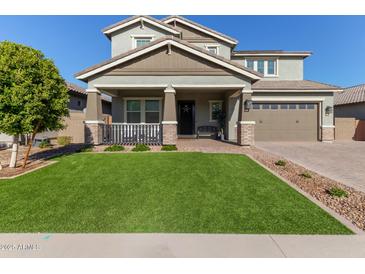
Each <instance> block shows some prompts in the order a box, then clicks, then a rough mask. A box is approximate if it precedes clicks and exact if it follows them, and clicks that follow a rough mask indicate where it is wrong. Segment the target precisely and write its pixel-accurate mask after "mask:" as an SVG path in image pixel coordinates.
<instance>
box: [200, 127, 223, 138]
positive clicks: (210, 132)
mask: <svg viewBox="0 0 365 274" xmlns="http://www.w3.org/2000/svg"><path fill="white" fill-rule="evenodd" d="M197 133H198V134H197V138H198V139H199V138H200V137H214V138H216V137H217V133H218V128H217V127H215V126H199V127H198V132H197Z"/></svg>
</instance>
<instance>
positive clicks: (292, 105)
mask: <svg viewBox="0 0 365 274" xmlns="http://www.w3.org/2000/svg"><path fill="white" fill-rule="evenodd" d="M296 108H297V105H296V104H289V109H296Z"/></svg>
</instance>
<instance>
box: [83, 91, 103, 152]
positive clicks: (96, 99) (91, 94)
mask: <svg viewBox="0 0 365 274" xmlns="http://www.w3.org/2000/svg"><path fill="white" fill-rule="evenodd" d="M86 93H87V104H86V114H85V121H84V124H85V133H84V134H85V143H87V144H94V145H99V144H101V143H102V138H103V137H102V130H103V129H102V127H103V124H104V121H103V111H102V104H101V93H100V91H99V90H97V89H87V90H86Z"/></svg>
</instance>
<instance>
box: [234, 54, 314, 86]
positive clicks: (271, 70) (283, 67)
mask: <svg viewBox="0 0 365 274" xmlns="http://www.w3.org/2000/svg"><path fill="white" fill-rule="evenodd" d="M311 54H312V53H311V52H309V51H283V50H242V51H234V52H232V60H233V61H236V62H238V63H240V64H241V65H243V66H245V67H247V68H249V69H252V70H254V71H257V72H260V73H261V74H263V75H264V78H263V79H262V80H303V71H304V69H303V65H304V59H305V58H306V57H308V56H310V55H311Z"/></svg>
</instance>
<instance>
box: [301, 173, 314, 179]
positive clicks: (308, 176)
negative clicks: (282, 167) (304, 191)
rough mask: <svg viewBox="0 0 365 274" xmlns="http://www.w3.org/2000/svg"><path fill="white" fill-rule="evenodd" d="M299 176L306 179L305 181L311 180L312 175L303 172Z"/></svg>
mask: <svg viewBox="0 0 365 274" xmlns="http://www.w3.org/2000/svg"><path fill="white" fill-rule="evenodd" d="M299 176H302V177H303V178H307V179H310V178H312V175H311V174H310V173H309V172H303V173H301V174H299Z"/></svg>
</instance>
